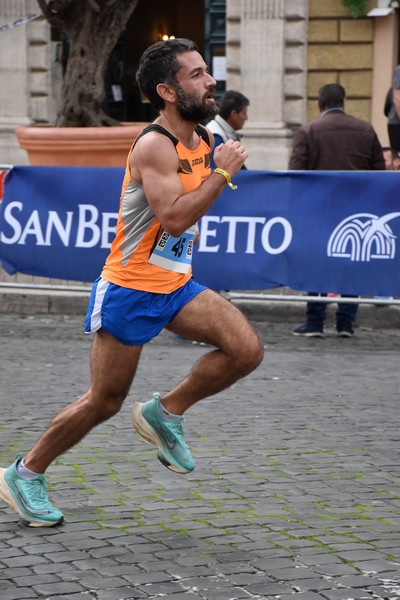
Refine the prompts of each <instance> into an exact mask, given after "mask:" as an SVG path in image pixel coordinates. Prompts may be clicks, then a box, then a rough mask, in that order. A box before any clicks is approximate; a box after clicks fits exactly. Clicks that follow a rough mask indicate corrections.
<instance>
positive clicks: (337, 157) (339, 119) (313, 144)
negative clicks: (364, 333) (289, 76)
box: [289, 83, 386, 337]
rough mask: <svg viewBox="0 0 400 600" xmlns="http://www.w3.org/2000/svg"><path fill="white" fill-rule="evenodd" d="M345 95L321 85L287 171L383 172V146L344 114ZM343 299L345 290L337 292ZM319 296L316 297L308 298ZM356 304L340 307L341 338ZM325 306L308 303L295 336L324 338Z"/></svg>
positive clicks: (349, 330) (339, 88) (361, 124)
mask: <svg viewBox="0 0 400 600" xmlns="http://www.w3.org/2000/svg"><path fill="white" fill-rule="evenodd" d="M345 97H346V92H345V89H344V88H343V87H342V86H341V85H339V84H337V83H329V84H327V85H324V86H323V87H322V88H321V89H320V90H319V92H318V108H319V111H320V113H321V116H320V118H319V119H317V120H316V121H313V122H312V123H308V124H307V125H303V127H301V128H300V129H299V131H298V132H297V134H296V137H295V140H294V144H293V149H292V154H291V157H290V162H289V169H295V170H316V171H353V170H355V171H369V170H377V171H379V170H382V171H384V170H385V169H386V167H385V160H384V157H383V152H382V146H381V144H380V142H379V140H378V136H377V135H376V133H375V130H374V128H373V127H372V126H371V125H370V124H369V123H367V122H366V121H362V120H361V119H357V118H356V117H352V116H351V115H348V114H346V113H345V111H344V102H345ZM340 291H341V292H342V293H343V295H347V294H345V293H344V292H345V290H340ZM310 295H314V296H315V295H318V294H315V293H314V294H310ZM357 309H358V304H356V303H340V304H339V307H338V310H337V312H336V329H337V333H338V335H339V336H341V337H351V336H352V335H353V333H354V331H353V327H352V323H353V321H354V320H355V317H356V314H357ZM325 311H326V303H324V302H308V303H307V313H306V314H307V322H306V323H305V324H304V325H302V326H300V327H298V328H297V329H295V330H294V332H293V333H294V335H302V336H307V337H323V325H324V320H325Z"/></svg>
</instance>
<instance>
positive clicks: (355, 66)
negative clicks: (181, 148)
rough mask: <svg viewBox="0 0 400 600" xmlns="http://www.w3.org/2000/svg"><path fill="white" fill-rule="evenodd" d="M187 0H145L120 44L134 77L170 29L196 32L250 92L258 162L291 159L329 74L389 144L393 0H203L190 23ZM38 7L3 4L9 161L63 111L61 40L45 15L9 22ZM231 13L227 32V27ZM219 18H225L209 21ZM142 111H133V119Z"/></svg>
mask: <svg viewBox="0 0 400 600" xmlns="http://www.w3.org/2000/svg"><path fill="white" fill-rule="evenodd" d="M182 1H183V0H175V2H172V0H171V2H169V3H168V15H169V16H168V15H167V13H165V4H166V3H163V2H161V0H160V1H159V7H158V10H157V11H155V10H153V9H154V7H153V6H152V7H151V9H149V8H148V7H147V6H146V4H148V3H144V2H139V5H138V8H137V9H136V11H135V13H134V14H133V16H132V19H131V23H130V25H128V29H127V33H126V40H127V41H126V43H125V45H123V46H121V48H122V50H121V57H122V58H121V61H122V62H124V61H125V63H126V60H127V59H126V57H127V56H128V62H127V65H128V66H127V67H126V73H125V74H126V79H127V81H128V82H129V81H133V80H134V62H135V61H136V60H137V56H139V55H140V53H141V51H143V49H144V48H145V47H146V46H147V45H149V44H150V43H152V42H153V41H156V39H158V38H157V36H159V35H160V34H161V33H162V32H163V30H164V31H165V32H166V33H167V34H168V33H169V34H172V33H173V34H174V35H176V36H181V37H192V38H193V39H196V41H197V42H198V44H199V46H200V48H201V50H202V51H203V52H204V54H205V56H206V57H207V58H208V59H209V60H210V67H211V72H213V71H214V72H215V76H216V78H217V79H218V81H219V84H218V85H219V89H222V88H226V89H237V90H239V91H242V92H243V93H244V94H245V95H246V96H247V97H248V98H249V99H250V109H249V120H248V121H247V123H246V126H245V129H244V133H245V138H244V140H245V145H246V147H247V148H248V150H249V154H250V156H249V159H248V163H247V164H248V166H249V168H252V169H262V170H280V169H286V168H287V164H288V159H289V154H290V150H291V145H292V139H293V133H294V131H295V130H296V128H298V127H299V126H300V125H302V124H303V123H305V122H306V121H308V120H311V119H313V118H316V117H317V116H318V113H317V109H316V102H315V100H316V96H317V92H318V89H319V87H320V86H321V85H323V84H324V83H328V82H338V83H341V84H342V85H344V87H345V88H346V90H347V95H348V100H347V110H348V112H349V113H351V114H353V115H355V116H358V117H360V118H363V119H365V120H368V121H370V122H372V124H373V125H374V127H375V128H376V130H377V132H378V135H379V137H380V139H381V142H382V144H384V145H386V144H387V133H386V119H385V117H384V115H383V104H384V98H385V95H386V92H387V89H388V87H389V86H390V81H391V76H392V72H393V69H394V67H395V66H396V64H397V63H398V62H399V42H398V10H397V9H396V8H392V7H391V2H390V0H369V1H368V11H369V12H370V13H374V12H376V11H374V10H373V9H375V8H376V7H381V5H382V6H383V5H385V6H384V7H383V8H385V7H386V11H385V10H384V11H383V12H384V13H385V14H384V15H383V16H381V13H380V16H373V14H371V16H365V17H363V18H359V19H353V18H351V16H350V14H349V11H348V9H347V8H346V7H345V6H344V5H343V4H342V1H341V0H226V1H225V0H220V1H212V0H209V1H206V2H203V1H202V0H196V1H195V2H193V7H194V8H193V10H194V11H195V15H194V18H192V19H191V20H190V24H189V23H188V22H187V19H186V20H185V19H183V18H182V11H181V6H180V2H182ZM153 4H154V2H153V3H152V5H153ZM163 6H164V8H163ZM174 6H175V12H174V8H173V7H174ZM163 10H164V13H163V12H162V11H163ZM378 12H379V11H378ZM35 13H39V7H38V4H37V2H36V0H2V2H1V3H0V164H27V157H26V154H25V152H24V151H22V150H20V149H19V147H18V144H17V142H16V138H15V134H14V131H15V127H17V126H19V125H26V124H31V123H38V124H40V123H52V122H53V121H54V119H55V115H56V111H57V104H58V98H59V94H60V87H61V81H62V73H63V68H64V66H65V65H64V54H63V45H62V43H61V42H60V40H59V39H57V35H56V34H55V32H54V31H52V29H51V28H50V26H49V25H48V23H47V22H46V21H45V19H44V18H43V17H40V16H39V17H38V18H35V19H33V20H31V21H30V22H25V23H22V21H21V23H20V24H18V23H17V25H16V26H15V25H12V26H11V25H10V26H9V27H7V24H10V23H11V24H12V23H15V21H16V20H18V19H21V20H22V19H23V18H24V17H28V16H29V15H35ZM222 13H224V15H225V19H224V25H225V28H224V31H222V27H220V30H218V22H219V23H220V24H221V14H222ZM163 14H165V17H163ZM153 15H157V17H156V18H155V17H154V16H153ZM171 15H175V16H173V20H171V19H172V17H171ZM192 17H193V15H192ZM168 18H169V21H168ZM213 20H214V21H215V22H216V23H217V25H215V24H214V26H211V27H210V26H209V25H207V24H210V23H211V24H212V23H213V22H214V21H213ZM168 30H169V31H168ZM146 36H147V37H146ZM224 38H225V39H224ZM135 44H136V45H135ZM121 61H120V62H121ZM118 64H119V63H118ZM118 72H119V71H118ZM213 74H214V73H213ZM134 91H135V90H132V92H131V93H132V103H131V104H130V100H129V103H128V104H129V105H132V106H134V102H135V97H134ZM129 93H130V92H129V90H128V95H127V98H128V99H129V98H130V97H131V96H129ZM139 108H140V107H139V106H138V109H137V110H138V111H139ZM135 114H138V113H135V112H133V113H129V112H128V114H127V116H128V119H129V120H130V119H131V118H132V115H133V118H134V117H135ZM133 120H136V119H135V118H134V119H133ZM137 120H143V114H140V115H139V114H138V118H137Z"/></svg>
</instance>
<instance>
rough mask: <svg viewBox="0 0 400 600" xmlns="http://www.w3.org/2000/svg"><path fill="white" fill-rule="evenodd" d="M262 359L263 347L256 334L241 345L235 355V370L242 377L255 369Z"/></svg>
mask: <svg viewBox="0 0 400 600" xmlns="http://www.w3.org/2000/svg"><path fill="white" fill-rule="evenodd" d="M263 358H264V346H263V344H262V342H261V340H260V338H259V337H258V335H257V334H256V333H254V334H253V335H252V336H251V337H250V338H249V339H248V340H246V343H243V344H242V345H241V347H240V349H239V351H238V352H237V353H236V356H235V359H236V363H237V367H236V368H237V369H238V371H240V373H242V375H243V377H244V376H245V375H248V374H249V373H251V372H252V371H254V369H256V368H257V367H258V366H259V365H260V363H261V362H262V360H263Z"/></svg>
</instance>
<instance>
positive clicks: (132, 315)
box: [0, 39, 263, 527]
mask: <svg viewBox="0 0 400 600" xmlns="http://www.w3.org/2000/svg"><path fill="white" fill-rule="evenodd" d="M137 81H138V83H139V86H140V88H141V90H142V92H143V93H144V94H145V95H146V96H147V98H148V99H149V100H150V102H151V103H152V104H153V105H154V107H155V108H156V109H157V110H158V111H159V116H158V117H157V118H156V119H155V121H154V123H153V124H152V125H150V126H149V127H147V128H146V129H145V130H144V131H143V132H142V134H141V135H140V136H139V137H138V139H137V140H136V143H135V144H134V146H133V148H132V149H131V152H130V154H129V157H128V163H127V169H126V174H125V178H124V181H123V186H122V194H121V202H120V209H119V215H118V223H117V232H116V237H115V240H114V242H113V244H112V246H111V250H110V254H109V256H108V258H107V261H106V264H105V266H104V269H103V271H102V273H101V277H100V278H99V279H98V280H97V281H96V282H95V284H94V286H93V291H92V295H91V299H90V303H89V309H88V313H87V318H86V331H87V332H95V337H94V340H93V346H92V351H91V363H90V366H91V383H90V387H89V389H88V390H87V392H86V393H85V394H84V395H83V396H82V397H81V398H80V399H79V400H77V401H76V402H74V403H73V404H71V405H69V406H67V407H66V408H65V409H64V410H62V411H61V412H60V413H59V414H58V415H57V416H56V417H55V418H54V419H53V421H52V422H51V424H50V426H49V428H48V429H47V431H46V432H45V433H44V434H43V435H42V437H41V438H40V439H39V440H38V442H37V443H36V444H35V446H34V447H33V448H32V450H30V451H29V452H28V453H27V454H26V455H25V456H24V457H22V456H21V455H19V456H18V457H17V458H16V460H15V462H14V463H13V464H12V465H11V466H9V467H8V468H7V469H2V470H1V472H0V497H1V498H2V499H3V500H4V502H6V504H8V506H10V507H11V508H13V509H14V510H15V511H16V512H17V513H19V515H20V516H21V518H22V520H23V521H25V522H26V524H28V525H30V526H36V527H38V526H52V525H56V524H58V523H61V522H62V520H63V514H62V512H61V511H60V510H58V509H57V508H54V507H53V506H52V504H51V503H50V501H49V499H48V497H47V493H46V483H45V478H44V472H45V470H46V469H47V467H48V466H49V465H50V464H51V463H52V462H53V461H54V460H55V459H56V458H57V457H58V456H59V455H60V454H62V453H63V452H66V451H67V450H68V449H69V448H71V447H72V446H74V445H75V444H76V443H78V442H79V441H80V440H81V439H82V438H83V437H84V436H85V435H86V434H87V433H88V432H89V431H90V430H91V429H92V428H93V427H94V426H96V425H98V424H99V423H102V422H103V421H105V420H106V419H109V418H110V417H112V416H113V415H115V414H116V413H117V412H118V411H119V410H120V408H121V406H122V403H123V401H124V399H125V398H126V396H127V394H128V392H129V389H130V386H131V383H132V381H133V378H134V375H135V371H136V367H137V364H138V361H139V357H140V353H141V350H142V346H143V344H145V343H146V342H148V341H150V340H151V339H152V338H154V337H155V336H156V335H158V333H160V331H161V330H162V329H163V328H164V327H165V328H167V329H169V330H170V331H172V332H174V333H176V334H179V335H181V336H184V337H185V338H188V339H191V340H197V341H199V342H204V343H206V344H210V345H211V346H214V349H213V350H211V351H210V352H208V353H206V354H204V355H203V356H202V357H201V358H200V359H199V360H198V361H197V363H196V364H195V365H194V366H193V368H192V370H191V372H190V373H189V375H188V376H187V377H185V378H184V379H183V381H181V382H180V383H179V384H178V385H177V386H176V387H175V388H173V389H172V390H171V391H169V392H168V393H166V394H165V395H163V396H162V397H161V396H160V394H158V393H155V394H154V395H153V399H152V400H150V401H148V402H145V403H143V404H142V403H138V402H135V403H134V407H133V416H132V418H133V424H134V426H135V428H136V429H137V431H138V432H139V433H140V435H141V436H142V437H144V438H145V439H147V440H149V441H151V442H152V443H154V444H155V445H156V446H157V447H158V457H159V459H160V460H161V462H162V463H163V464H164V465H166V466H167V467H168V468H170V469H171V470H173V471H175V472H177V473H187V472H190V471H192V470H193V469H194V467H195V463H194V460H193V458H192V455H191V453H190V450H189V448H188V447H187V445H186V443H185V441H184V433H183V427H182V424H183V416H182V415H183V413H184V412H185V411H186V410H187V409H188V408H190V406H192V405H193V404H194V403H195V402H197V401H198V400H201V399H202V398H206V397H208V396H211V395H213V394H216V393H217V392H219V391H221V390H223V389H225V388H227V387H228V386H230V385H232V384H233V383H234V382H235V381H237V380H238V379H240V378H241V377H244V376H245V375H247V374H248V373H250V372H251V371H252V370H253V369H255V368H256V367H257V366H258V365H259V363H260V362H261V360H262V357H263V346H262V344H261V342H260V339H259V337H258V335H257V333H256V332H255V331H254V330H253V328H252V327H251V326H250V324H249V323H248V321H247V320H246V318H245V317H244V316H243V315H242V313H241V312H240V311H239V310H237V309H236V308H235V307H234V306H233V305H232V304H230V303H229V302H228V301H227V300H225V299H224V298H222V297H221V296H219V295H218V294H216V293H214V292H212V291H211V290H208V289H207V288H205V287H204V286H202V285H200V284H199V283H197V282H195V281H194V280H193V279H192V270H191V255H192V248H193V243H194V241H195V237H196V235H197V234H196V224H197V222H198V221H199V219H201V217H202V216H203V215H204V214H205V213H206V212H207V210H208V209H209V208H210V206H212V204H213V203H214V202H215V200H216V199H217V197H218V195H219V194H220V193H221V191H222V189H223V188H224V186H225V185H226V184H227V183H228V184H229V183H230V179H231V177H233V176H234V175H235V174H236V173H237V172H238V171H239V169H240V168H241V166H242V165H243V163H244V161H245V160H246V158H247V152H246V151H245V149H244V148H243V147H242V146H241V145H240V143H239V142H237V141H236V142H234V141H232V140H230V141H228V142H227V143H226V144H222V145H220V146H219V147H218V148H216V150H215V155H214V160H215V164H216V165H217V169H216V171H214V172H213V173H210V166H209V164H210V152H211V148H212V146H213V137H212V134H210V133H208V132H207V130H206V129H205V128H204V127H202V126H201V125H198V123H199V121H202V120H204V119H206V118H209V117H211V116H213V115H214V114H215V112H216V103H215V100H214V91H215V85H216V82H215V80H214V79H213V78H212V77H211V75H209V73H208V71H207V67H206V65H205V63H204V60H203V59H202V57H201V55H200V54H199V53H198V50H197V47H196V45H195V44H194V43H193V42H191V41H190V40H186V39H176V40H169V41H166V42H158V43H156V44H154V45H153V46H151V47H150V48H148V49H147V50H146V52H145V53H144V54H143V56H142V58H141V61H140V65H139V69H138V72H137Z"/></svg>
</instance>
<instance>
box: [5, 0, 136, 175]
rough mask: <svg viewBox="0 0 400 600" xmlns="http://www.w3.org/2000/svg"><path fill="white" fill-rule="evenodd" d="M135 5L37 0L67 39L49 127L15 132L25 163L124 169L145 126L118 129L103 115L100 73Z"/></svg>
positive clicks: (113, 0) (128, 0)
mask: <svg viewBox="0 0 400 600" xmlns="http://www.w3.org/2000/svg"><path fill="white" fill-rule="evenodd" d="M138 2H139V0H38V4H39V6H40V8H41V10H42V13H43V15H44V17H45V18H46V20H47V21H48V22H49V23H50V25H52V26H54V27H56V28H58V29H59V30H60V31H61V32H62V34H63V35H64V36H65V38H66V39H67V41H68V44H69V56H68V62H67V68H66V71H65V75H64V79H63V85H62V90H61V102H60V106H59V110H58V114H57V119H56V122H55V123H54V127H52V126H44V127H43V126H35V125H34V126H31V127H18V128H17V130H16V135H17V138H18V141H19V144H20V146H21V147H22V148H23V149H25V150H26V151H27V152H28V155H29V159H30V162H31V164H47V165H49V164H53V165H54V164H57V165H72V164H75V165H76V164H79V165H84V166H87V165H93V164H95V165H101V166H124V165H125V162H126V157H127V153H128V150H129V147H130V145H131V144H132V142H133V140H134V139H135V137H136V136H137V135H138V133H139V132H140V131H141V130H142V129H143V127H144V125H145V123H135V124H131V125H129V126H128V125H123V124H122V123H119V122H118V121H115V120H114V119H112V118H111V117H110V116H108V115H106V114H105V113H104V111H103V109H102V105H103V101H104V95H105V92H104V74H105V70H106V67H107V62H108V59H109V57H110V55H111V52H112V50H113V48H114V46H115V45H116V43H117V41H118V38H119V36H120V35H121V33H122V32H123V30H124V29H125V26H126V24H127V21H128V19H129V17H130V16H131V14H132V13H133V11H134V10H135V8H136V6H137V4H138ZM80 150H82V151H83V153H82V156H81V155H80V152H79V151H80ZM48 152H50V154H48Z"/></svg>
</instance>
